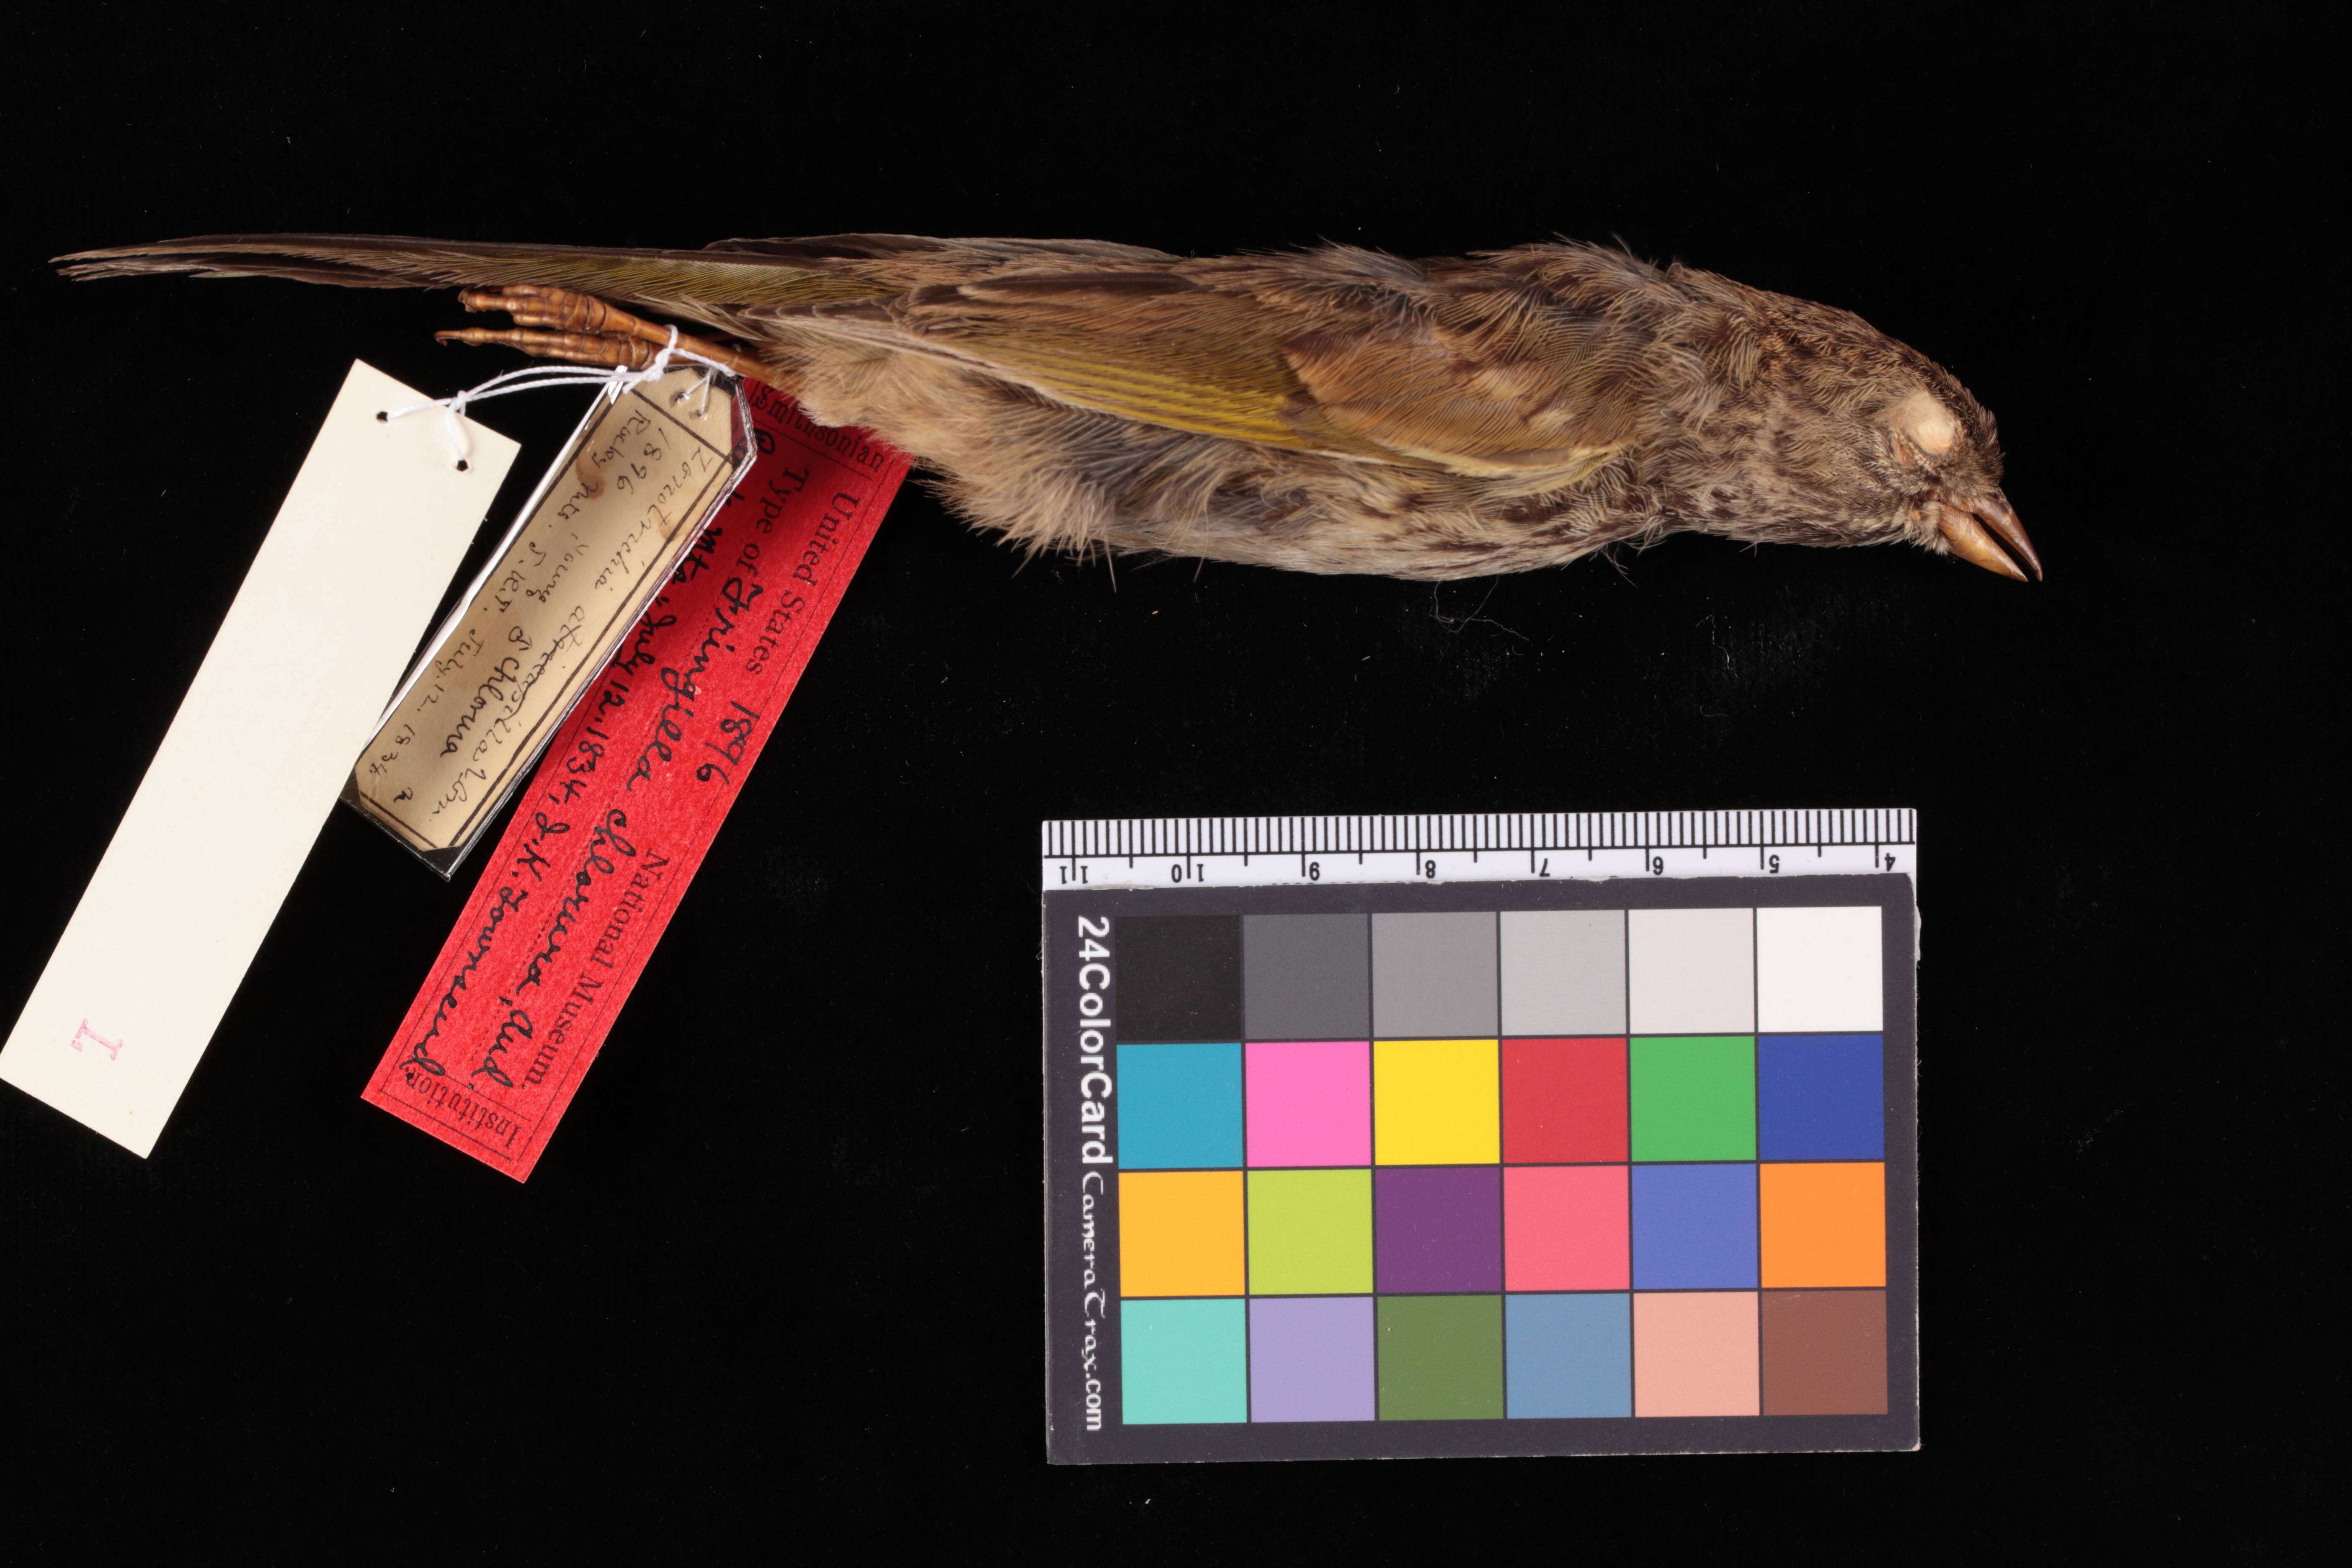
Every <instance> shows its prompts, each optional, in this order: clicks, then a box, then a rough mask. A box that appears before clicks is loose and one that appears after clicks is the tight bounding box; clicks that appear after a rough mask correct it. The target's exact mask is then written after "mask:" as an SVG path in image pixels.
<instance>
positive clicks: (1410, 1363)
mask: <svg viewBox="0 0 2352 1568" xmlns="http://www.w3.org/2000/svg"><path fill="white" fill-rule="evenodd" d="M1379 1311H1380V1316H1379V1320H1378V1321H1379V1324H1380V1336H1379V1339H1380V1400H1381V1403H1380V1416H1381V1420H1383V1421H1463V1420H1477V1419H1480V1418H1484V1417H1492V1418H1495V1419H1497V1420H1499V1419H1500V1418H1501V1417H1502V1415H1503V1299H1502V1298H1501V1297H1500V1296H1382V1297H1381V1298H1380V1308H1379Z"/></svg>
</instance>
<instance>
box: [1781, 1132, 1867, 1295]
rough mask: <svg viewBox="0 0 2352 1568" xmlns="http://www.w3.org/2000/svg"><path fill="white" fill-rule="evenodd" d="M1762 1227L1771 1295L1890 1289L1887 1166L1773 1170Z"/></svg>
mask: <svg viewBox="0 0 2352 1568" xmlns="http://www.w3.org/2000/svg"><path fill="white" fill-rule="evenodd" d="M1757 1197H1758V1214H1757V1221H1758V1225H1759V1231H1760V1235H1759V1240H1760V1242H1761V1243H1762V1254H1763V1255H1762V1258H1761V1262H1762V1265H1763V1283H1764V1286H1765V1288H1766V1289H1772V1288H1774V1287H1783V1288H1785V1287H1790V1286H1835V1285H1860V1286H1883V1285H1885V1283H1886V1167H1885V1165H1883V1164H1880V1163H1876V1162H1871V1163H1859V1162H1857V1163H1838V1164H1767V1165H1764V1166H1762V1167H1761V1168H1760V1170H1759V1175H1758V1190H1757Z"/></svg>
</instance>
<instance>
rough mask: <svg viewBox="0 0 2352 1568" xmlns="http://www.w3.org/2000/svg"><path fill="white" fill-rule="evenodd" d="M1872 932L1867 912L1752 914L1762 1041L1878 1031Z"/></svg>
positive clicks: (1873, 918) (1881, 1020)
mask: <svg viewBox="0 0 2352 1568" xmlns="http://www.w3.org/2000/svg"><path fill="white" fill-rule="evenodd" d="M1878 926H1879V913H1878V910H1877V909H1876V908H1875V907H1870V908H1863V909H1852V908H1845V909H1777V910H1775V909H1764V910H1757V911H1756V1026H1757V1028H1758V1029H1759V1030H1761V1031H1763V1032H1765V1033H1767V1034H1816V1033H1817V1034H1833V1033H1839V1032H1843V1031H1854V1032H1861V1033H1874V1032H1876V1031H1877V1030H1879V1029H1881V1028H1883V1027H1884V1026H1885V1021H1886V1019H1885V1002H1884V1000H1883V998H1882V996H1881V976H1882V973H1883V972H1882V969H1881V965H1880V953H1879V946H1878Z"/></svg>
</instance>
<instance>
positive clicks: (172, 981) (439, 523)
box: [0, 364, 516, 1155]
mask: <svg viewBox="0 0 2352 1568" xmlns="http://www.w3.org/2000/svg"><path fill="white" fill-rule="evenodd" d="M421 401H423V395H421V394H419V393H416V392H412V391H411V390H409V389H408V388H407V387H405V386H403V385H401V384H399V383H398V382H396V381H394V380H393V379H392V378H391V377H389V376H387V375H385V374H383V373H382V372H381V371H378V370H375V369H373V367H371V366H368V365H365V364H353V365H352V370H351V374H350V375H349V376H348V377H346V378H345V380H344V382H343V386H342V391H341V393H340V394H339V395H337V397H336V398H335V403H334V406H333V408H332V409H331V410H330V411H329V412H328V415H327V422H326V425H325V426H324V427H323V428H321V429H320V432H319V438H318V439H317V440H316V441H314V442H312V443H311V446H310V456H309V457H307V458H304V459H303V463H302V469H301V472H300V473H299V474H298V475H296V476H295V479H294V488H293V489H290V490H289V491H288V492H287V495H286V500H285V504H284V505H283V506H281V507H280V508H279V509H278V519H277V521H275V522H273V523H272V524H271V525H270V529H269V535H268V538H267V539H265V540H264V541H262V544H261V551H260V553H259V554H258V555H257V556H256V557H255V558H254V562H253V567H252V570H250V571H248V572H247V574H246V576H245V583H244V585H243V586H242V587H240V588H239V589H238V590H237V595H236V602H235V603H234V604H233V605H231V606H230V607H229V613H228V618H227V619H226V620H225V621H223V622H222V623H221V628H220V631H219V632H218V634H216V635H215V637H214V638H213V643H212V647H211V648H210V650H209V651H207V652H206V653H205V661H204V664H203V666H202V667H201V668H198V669H197V671H196V679H195V681H194V684H193V685H191V686H190V687H189V688H188V694H187V696H186V697H185V698H184V699H183V700H181V703H180V709H179V711H178V712H177V713H176V714H175V715H173V720H172V726H171V728H170V730H169V731H166V732H165V734H164V736H163V745H162V747H161V748H159V749H158V750H157V752H155V760H154V761H153V762H152V763H150V764H149V766H148V769H147V774H146V777H144V778H143V779H142V780H141V781H140V784H139V791H138V794H137V795H134V796H133V797H132V798H131V808H130V810H128V811H127V812H125V813H124V814H123V817H122V823H121V826H119V827H117V828H116V829H115V833H114V838H113V840H112V842H110V844H109V845H108V846H107V848H106V855H105V857H104V858H102V859H101V860H100V862H99V867H98V872H97V874H96V875H95V876H93V877H92V878H91V879H90V882H89V888H88V889H87V890H85V891H84V892H83V894H82V898H81V902H80V904H79V906H77V907H76V909H75V910H74V913H73V919H72V920H71V921H68V924H67V926H66V931H65V935H64V937H63V938H62V939H60V940H59V942H58V946H57V951H56V952H53V953H51V954H50V955H49V963H48V967H47V968H46V969H44V970H43V971H42V972H41V978H40V982H39V984H37V985H35V986H34V988H33V994H32V997H31V999H30V1000H28V1001H27V1002H26V1004H25V1010H24V1012H23V1013H22V1014H21V1015H20V1016H18V1018H17V1020H16V1029H15V1031H14V1032H13V1033H11V1034H10V1035H9V1037H8V1043H7V1046H6V1047H5V1049H0V1079H6V1080H7V1081H8V1082H10V1083H13V1084H15V1085H16V1087H17V1088H19V1089H24V1090H25V1091H26V1093H28V1094H31V1095H33V1096H34V1097H36V1098H37V1099H39V1100H46V1101H47V1102H48V1103H49V1104H50V1105H53V1106H55V1107H56V1108H57V1109H58V1110H62V1111H64V1112H65V1113H66V1114H67V1115H68V1116H70V1117H72V1118H73V1119H74V1120H75V1121H79V1122H81V1123H82V1124H84V1125H85V1126H88V1127H90V1128H94V1129H96V1130H97V1131H100V1132H102V1133H104V1134H105V1135H106V1136H107V1137H109V1138H111V1139H113V1140H114V1141H115V1142H118V1143H120V1144H121V1145H122V1146H123V1147H124V1148H126V1149H129V1150H131V1152H134V1153H137V1154H141V1155H144V1154H146V1153H147V1152H149V1151H151V1150H152V1149H153V1148H154V1146H155V1139H156V1135H157V1134H158V1133H160V1132H161V1131H163V1122H164V1120H165V1119H166V1118H167V1117H169V1116H170V1115H171V1113H172V1108H173V1106H174V1105H175V1104H177V1103H178V1101H179V1098H180V1091H181V1089H184V1087H186V1084H187V1081H188V1076H189V1074H191V1073H193V1072H194V1070H195V1067H196V1060H197V1058H199V1057H201V1056H202V1055H203V1054H204V1050H205V1045H206V1044H207V1043H208V1042H209V1041H210V1040H211V1038H212V1033H213V1029H214V1027H215V1026H216V1025H218V1024H219V1022H220V1017H221V1015H222V1014H223V1013H224V1012H226V1010H227V1008H228V1005H229V1000H230V998H231V997H232V996H234V995H235V994H236V988H237V985H238V984H239V983H240V982H241V981H242V980H243V979H244V978H245V972H246V969H247V966H248V965H249V964H251V963H252V962H253V955H254V953H255V952H256V951H257V949H259V947H260V946H261V939H262V938H263V937H264V936H265V935H267V934H268V931H269V925H270V921H272V920H274V919H275V918H276V917H277V914H278V906H279V905H280V904H281V903H283V902H284V901H285V899H286V894H287V892H288V890H289V889H290V888H291V887H292V886H293V883H294V878H295V875H296V874H297V873H298V872H299V871H300V870H301V868H302V862H303V860H304V858H306V857H307V856H308V855H309V854H310V845H311V841H312V840H314V839H315V838H317V837H318V836H319V829H320V826H323V825H324V823H325V822H326V820H327V814H328V813H329V812H331V811H332V810H333V809H334V807H335V798H336V793H337V791H338V790H339V789H340V788H341V785H342V782H343V780H344V779H345V778H346V777H347V776H349V774H350V771H351V765H352V757H353V756H355V755H357V754H358V752H359V749H360V747H361V746H362V744H364V743H365V742H366V741H367V738H368V736H369V735H370V734H372V733H373V731H374V730H375V726H376V721H377V720H378V719H380V718H381V717H382V716H383V702H384V698H385V696H386V695H387V694H388V693H390V692H391V691H392V689H394V686H396V685H397V684H398V683H399V680H400V676H401V670H402V668H403V667H404V664H405V663H406V661H407V659H408V658H409V655H410V654H411V652H412V651H413V650H414V649H415V647H416V638H417V636H418V634H419V633H420V632H421V631H422V630H423V628H424V626H425V623H426V621H427V620H428V619H429V618H430V617H431V616H432V614H433V606H434V605H436V603H437V602H438V601H439V599H440V597H441V594H442V592H443V590H445V589H446V587H447V586H448V585H449V579H450V578H451V577H452V576H453V575H455V574H456V573H457V567H458V564H459V563H461V562H462V561H463V560H464V558H465V553H466V547H467V544H469V543H470V542H472V540H473V537H474V531H475V529H476V528H477V527H478V526H479V525H480V522H481V520H482V517H483V514H484V513H486V512H487V511H488V510H489V505H490V501H491V499H492V498H493V497H495V496H496V495H497V494H498V489H499V481H500V480H502V479H505V478H506V473H507V469H508V468H509V466H511V465H512V463H513V462H514V456H515V450H516V448H515V444H514V443H513V442H512V441H509V440H508V439H507V438H506V437H503V436H500V435H498V434H496V433H495V432H492V431H489V430H486V429H484V428H482V427H481V426H471V427H470V433H471V435H472V437H473V448H472V452H471V455H470V457H469V458H468V461H467V467H466V468H463V469H460V468H457V465H456V464H455V463H454V462H453V461H452V459H451V457H450V451H449V443H448V437H447V434H446V429H445V427H444V425H443V422H442V421H441V420H440V419H438V418H415V419H396V420H391V421H388V422H387V421H383V420H381V419H379V418H378V417H377V416H378V415H379V414H380V413H382V412H383V411H384V410H386V409H391V408H399V407H404V406H406V405H411V404H415V403H418V402H421Z"/></svg>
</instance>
